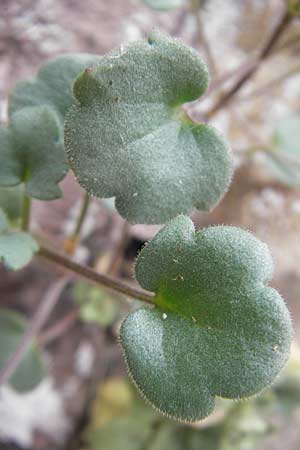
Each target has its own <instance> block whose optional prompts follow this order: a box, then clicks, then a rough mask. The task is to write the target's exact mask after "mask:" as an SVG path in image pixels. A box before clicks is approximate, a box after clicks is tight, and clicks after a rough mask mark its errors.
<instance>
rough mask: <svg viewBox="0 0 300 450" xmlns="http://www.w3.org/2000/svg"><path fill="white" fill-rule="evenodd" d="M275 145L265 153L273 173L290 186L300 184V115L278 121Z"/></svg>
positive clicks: (274, 138) (274, 137)
mask: <svg viewBox="0 0 300 450" xmlns="http://www.w3.org/2000/svg"><path fill="white" fill-rule="evenodd" d="M273 147H274V148H273V150H270V151H267V152H265V153H264V156H265V160H266V163H267V165H268V167H269V168H270V169H271V171H272V173H273V175H274V176H275V177H276V178H277V179H278V180H279V181H281V182H282V183H283V184H285V185H287V186H289V187H298V186H300V115H295V116H291V117H287V118H285V119H283V120H281V121H280V122H279V123H278V125H277V128H276V129H275V133H274V136H273Z"/></svg>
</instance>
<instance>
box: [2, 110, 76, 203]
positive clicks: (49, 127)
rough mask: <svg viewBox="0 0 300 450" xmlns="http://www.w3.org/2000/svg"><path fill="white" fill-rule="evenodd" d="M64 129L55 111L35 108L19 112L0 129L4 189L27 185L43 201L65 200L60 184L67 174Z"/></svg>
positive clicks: (31, 194) (26, 188) (31, 192)
mask: <svg viewBox="0 0 300 450" xmlns="http://www.w3.org/2000/svg"><path fill="white" fill-rule="evenodd" d="M67 170H68V165H67V162H66V158H65V154H64V148H63V141H62V135H61V127H60V124H59V120H58V116H57V114H56V113H55V111H54V110H53V109H51V108H49V107H48V106H32V107H27V108H22V109H20V110H19V111H18V112H16V113H15V114H14V115H13V116H12V118H11V121H10V124H9V126H7V127H4V126H3V127H2V128H0V186H16V185H18V184H21V183H24V184H25V190H26V192H27V194H28V195H29V196H31V197H34V198H38V199H40V200H52V199H55V198H58V197H60V196H61V190H60V188H59V186H58V183H59V182H60V181H61V180H62V179H63V177H64V176H65V174H66V173H67Z"/></svg>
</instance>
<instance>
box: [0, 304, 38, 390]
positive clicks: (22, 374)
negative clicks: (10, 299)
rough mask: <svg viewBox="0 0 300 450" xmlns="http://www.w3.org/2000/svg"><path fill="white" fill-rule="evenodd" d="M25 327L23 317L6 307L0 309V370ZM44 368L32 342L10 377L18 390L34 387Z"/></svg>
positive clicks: (13, 349)
mask: <svg viewBox="0 0 300 450" xmlns="http://www.w3.org/2000/svg"><path fill="white" fill-rule="evenodd" d="M25 329H26V321H25V320H24V319H23V317H22V316H21V315H19V314H17V313H15V312H13V311H10V310H8V309H4V308H2V309H0V370H1V369H2V368H3V367H4V366H5V364H6V362H7V360H8V358H9V357H10V356H11V355H12V354H13V353H14V352H15V350H16V348H17V346H18V344H19V342H20V340H21V338H22V336H23V334H24V332H25ZM45 375H46V370H45V365H44V362H43V358H42V355H41V353H40V351H39V349H38V347H37V346H36V345H35V344H33V345H32V346H31V347H30V349H29V350H28V351H27V353H26V354H25V355H24V357H23V360H22V361H21V363H20V365H19V366H18V368H17V369H16V371H15V373H14V374H13V375H12V377H11V379H10V384H11V385H12V386H13V387H14V388H15V389H16V390H18V391H20V392H25V391H29V390H31V389H33V388H35V387H36V386H37V385H38V384H39V383H40V382H41V381H42V379H43V378H44V377H45Z"/></svg>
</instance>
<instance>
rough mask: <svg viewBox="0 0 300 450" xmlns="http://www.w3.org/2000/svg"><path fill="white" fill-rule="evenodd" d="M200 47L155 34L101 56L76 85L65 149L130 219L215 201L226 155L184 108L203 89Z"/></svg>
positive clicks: (225, 174)
mask: <svg viewBox="0 0 300 450" xmlns="http://www.w3.org/2000/svg"><path fill="white" fill-rule="evenodd" d="M207 84H208V73H207V68H206V66H205V64H204V63H203V62H202V61H201V59H200V58H199V56H198V54H197V53H196V52H195V51H194V50H192V49H190V48H188V47H186V46H185V45H183V44H181V43H180V42H179V41H178V40H175V39H172V38H170V37H168V36H166V35H164V34H162V33H160V32H157V31H154V32H152V33H150V34H149V36H148V39H147V40H145V41H144V40H142V41H137V42H135V43H132V44H130V45H128V46H127V47H125V48H123V47H121V49H120V50H115V51H113V52H112V53H110V54H108V55H107V56H105V57H103V58H102V59H101V60H100V62H99V64H98V65H97V66H96V67H94V68H91V69H88V70H86V71H85V72H83V74H82V75H80V76H79V77H78V78H77V80H76V82H75V83H74V95H75V97H76V99H77V101H78V102H77V103H76V104H74V105H73V106H72V108H71V109H70V111H69V113H68V114H67V116H66V122H65V147H66V151H67V155H68V158H69V162H70V166H71V167H72V169H73V171H74V173H75V175H76V178H77V180H78V182H79V183H80V185H81V186H82V187H83V188H84V189H85V190H86V191H88V192H89V194H91V195H94V196H97V197H116V208H117V210H118V211H119V212H120V214H121V215H122V216H123V217H125V218H126V219H127V220H128V221H129V222H131V223H164V222H166V221H167V220H169V219H170V218H173V217H174V216H176V215H177V214H179V213H189V212H190V211H191V210H192V208H193V207H196V208H198V209H200V210H210V209H211V208H213V207H214V206H215V205H216V204H217V202H218V201H219V200H220V198H221V197H222V196H223V194H224V192H225V191H226V190H227V188H228V186H229V183H230V180H231V176H232V159H231V156H230V153H229V148H228V145H227V144H226V143H225V141H224V139H223V138H222V137H221V136H220V135H219V134H218V133H217V132H216V131H215V130H214V129H213V128H212V127H210V126H208V125H205V124H197V123H195V122H193V121H192V120H191V119H190V118H189V117H188V116H187V115H186V113H185V112H184V111H183V110H182V108H181V107H182V105H183V104H184V103H186V102H190V101H193V100H196V99H197V98H198V97H199V96H201V95H202V94H203V93H204V91H205V90H206V88H207Z"/></svg>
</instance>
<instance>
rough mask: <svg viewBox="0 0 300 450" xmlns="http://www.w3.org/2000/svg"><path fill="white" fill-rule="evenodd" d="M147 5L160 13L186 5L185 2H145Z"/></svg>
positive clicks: (181, 0)
mask: <svg viewBox="0 0 300 450" xmlns="http://www.w3.org/2000/svg"><path fill="white" fill-rule="evenodd" d="M143 2H144V3H145V5H147V6H149V7H150V8H152V9H156V10H158V11H169V10H171V9H176V8H178V7H179V6H181V5H183V4H184V3H185V0H143Z"/></svg>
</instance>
